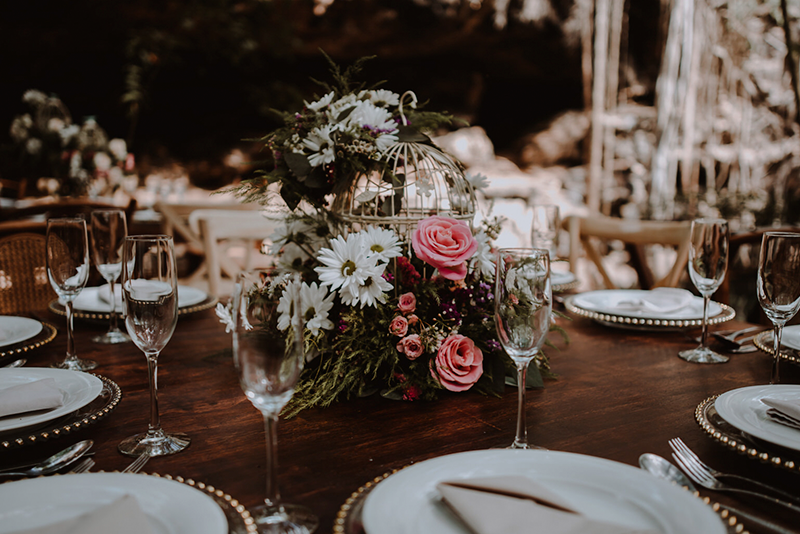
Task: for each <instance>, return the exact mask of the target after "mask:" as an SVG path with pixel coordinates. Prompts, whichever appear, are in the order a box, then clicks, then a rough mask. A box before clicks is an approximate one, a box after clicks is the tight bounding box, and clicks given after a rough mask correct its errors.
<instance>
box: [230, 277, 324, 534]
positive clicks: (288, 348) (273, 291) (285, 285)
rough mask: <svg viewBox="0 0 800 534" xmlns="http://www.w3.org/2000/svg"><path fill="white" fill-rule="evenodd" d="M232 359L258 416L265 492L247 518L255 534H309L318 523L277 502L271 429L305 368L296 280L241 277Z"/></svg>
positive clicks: (275, 439) (304, 512)
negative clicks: (251, 519)
mask: <svg viewBox="0 0 800 534" xmlns="http://www.w3.org/2000/svg"><path fill="white" fill-rule="evenodd" d="M233 298H234V300H233V321H234V324H235V328H234V331H233V356H234V362H235V364H236V368H237V372H238V374H239V383H240V385H241V386H242V390H243V391H244V394H245V396H246V397H247V398H248V399H249V400H250V402H252V403H253V406H255V407H256V408H257V409H258V410H259V411H260V412H261V414H262V415H263V417H264V427H265V433H266V438H267V439H266V441H267V487H266V498H265V499H264V505H263V506H259V507H257V508H255V509H253V510H251V513H252V514H253V517H254V518H255V519H256V523H257V525H258V528H259V532H264V533H270V534H284V533H298V534H299V533H309V532H313V531H314V530H315V529H316V528H317V526H318V524H319V520H318V519H317V517H316V516H315V515H314V514H313V513H312V512H311V511H310V510H309V509H307V508H305V507H303V506H298V505H290V504H286V503H283V502H281V500H280V494H279V492H278V483H277V475H278V462H277V456H276V448H277V445H278V436H277V432H276V427H277V424H278V415H279V414H280V411H281V409H282V408H283V407H284V406H285V405H286V403H287V402H289V399H291V398H292V395H293V393H294V388H295V385H296V384H297V380H298V379H299V378H300V373H301V371H302V370H303V364H304V363H305V351H304V347H303V317H302V316H301V313H302V311H301V310H302V303H301V295H300V280H299V277H297V276H296V275H283V274H281V273H279V272H277V271H274V270H266V271H248V272H241V273H239V275H238V276H237V278H236V284H235V286H234V296H233Z"/></svg>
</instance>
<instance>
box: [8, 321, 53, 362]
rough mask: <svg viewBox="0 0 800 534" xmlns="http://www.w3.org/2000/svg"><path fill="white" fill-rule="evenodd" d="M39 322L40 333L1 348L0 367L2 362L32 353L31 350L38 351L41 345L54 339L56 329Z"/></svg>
mask: <svg viewBox="0 0 800 534" xmlns="http://www.w3.org/2000/svg"><path fill="white" fill-rule="evenodd" d="M39 322H40V323H41V324H42V330H41V332H39V333H38V334H36V335H35V336H33V337H31V338H29V339H26V340H24V341H20V342H19V343H14V344H12V345H9V346H8V347H3V349H2V350H0V366H2V365H3V364H4V360H6V359H7V360H16V359H18V358H17V357H18V356H21V355H22V354H25V353H26V352H29V351H32V350H33V349H38V348H39V347H41V346H42V345H46V344H48V343H50V342H51V341H53V340H54V339H55V337H56V332H57V330H56V327H55V326H53V325H51V324H49V323H45V322H44V321H39Z"/></svg>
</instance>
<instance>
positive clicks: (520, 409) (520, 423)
mask: <svg viewBox="0 0 800 534" xmlns="http://www.w3.org/2000/svg"><path fill="white" fill-rule="evenodd" d="M529 363H530V360H528V361H518V362H516V364H517V437H515V438H514V445H513V447H514V448H515V449H527V448H528V425H527V424H525V380H526V377H527V375H528V364H529Z"/></svg>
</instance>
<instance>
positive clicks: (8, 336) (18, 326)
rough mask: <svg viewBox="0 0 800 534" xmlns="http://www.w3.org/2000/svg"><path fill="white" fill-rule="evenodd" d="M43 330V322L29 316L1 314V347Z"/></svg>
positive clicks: (28, 337)
mask: <svg viewBox="0 0 800 534" xmlns="http://www.w3.org/2000/svg"><path fill="white" fill-rule="evenodd" d="M41 331H42V323H40V322H39V321H36V320H34V319H28V318H27V317H14V316H10V315H0V347H7V346H9V345H13V344H14V343H19V342H21V341H25V340H26V339H30V338H32V337H33V336H35V335H37V334H38V333H39V332H41Z"/></svg>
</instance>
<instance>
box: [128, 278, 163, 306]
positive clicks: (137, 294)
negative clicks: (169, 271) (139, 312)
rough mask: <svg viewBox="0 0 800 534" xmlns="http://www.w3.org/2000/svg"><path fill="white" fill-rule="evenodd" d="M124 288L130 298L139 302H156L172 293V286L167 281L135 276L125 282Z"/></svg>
mask: <svg viewBox="0 0 800 534" xmlns="http://www.w3.org/2000/svg"><path fill="white" fill-rule="evenodd" d="M125 290H126V291H127V292H128V293H129V294H130V298H131V299H132V300H136V301H139V302H158V301H159V300H161V299H162V298H164V297H167V296H169V295H171V294H172V290H173V289H172V286H171V285H170V284H168V283H167V282H159V281H156V280H145V279H140V278H137V279H135V280H128V281H127V282H125Z"/></svg>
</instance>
